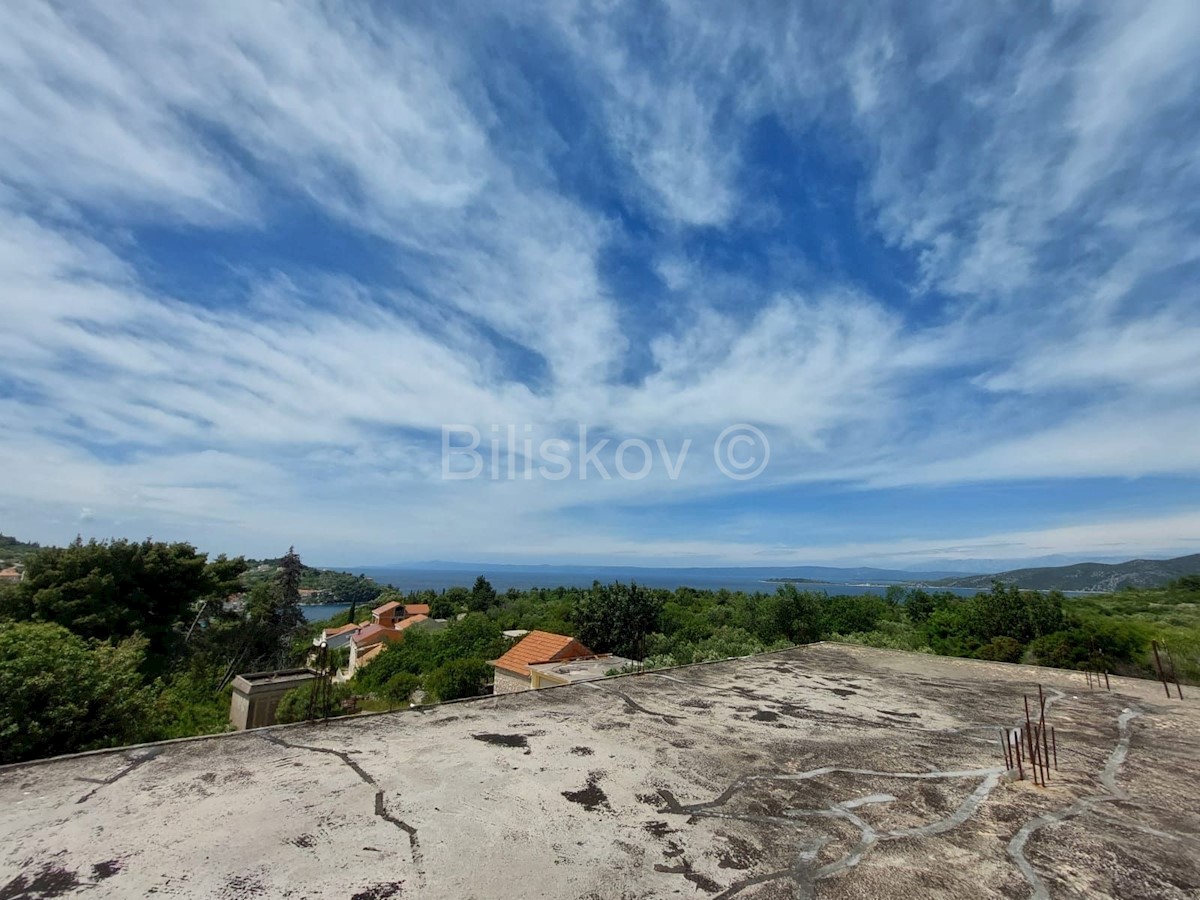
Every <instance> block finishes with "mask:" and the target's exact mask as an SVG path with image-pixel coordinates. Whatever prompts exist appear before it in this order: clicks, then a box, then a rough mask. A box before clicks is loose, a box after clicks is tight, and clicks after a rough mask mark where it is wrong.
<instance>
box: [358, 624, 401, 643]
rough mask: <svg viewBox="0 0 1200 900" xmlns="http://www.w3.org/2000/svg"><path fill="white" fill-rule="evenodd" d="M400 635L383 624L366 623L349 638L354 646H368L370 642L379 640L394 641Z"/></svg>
mask: <svg viewBox="0 0 1200 900" xmlns="http://www.w3.org/2000/svg"><path fill="white" fill-rule="evenodd" d="M398 637H400V633H399V632H398V631H396V629H394V628H385V627H384V626H383V625H368V626H367V627H366V628H364V629H363V630H362V631H360V632H359V633H358V634H356V635H355V636H354V637H352V638H350V640H352V641H354V645H355V646H356V647H369V646H371V644H378V643H379V642H380V641H394V640H395V639H396V638H398Z"/></svg>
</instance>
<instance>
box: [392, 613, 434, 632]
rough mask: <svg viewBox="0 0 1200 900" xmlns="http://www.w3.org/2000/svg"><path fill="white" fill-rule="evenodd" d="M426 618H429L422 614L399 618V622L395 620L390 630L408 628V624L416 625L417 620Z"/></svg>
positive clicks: (425, 619)
mask: <svg viewBox="0 0 1200 900" xmlns="http://www.w3.org/2000/svg"><path fill="white" fill-rule="evenodd" d="M428 620H429V616H422V615H416V616H409V617H408V618H407V619H401V620H400V621H399V622H397V623H396V624H395V626H393V628H392V630H393V631H403V630H404V629H405V628H408V627H409V626H410V625H416V624H417V623H418V622H427V621H428Z"/></svg>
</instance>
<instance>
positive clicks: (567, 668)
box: [526, 656, 633, 684]
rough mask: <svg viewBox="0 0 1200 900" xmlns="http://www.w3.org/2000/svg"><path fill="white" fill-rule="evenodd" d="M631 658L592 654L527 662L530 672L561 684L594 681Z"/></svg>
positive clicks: (628, 662) (626, 662) (629, 663)
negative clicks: (555, 660) (585, 656)
mask: <svg viewBox="0 0 1200 900" xmlns="http://www.w3.org/2000/svg"><path fill="white" fill-rule="evenodd" d="M632 663H633V660H631V659H626V658H625V657H623V656H593V657H589V658H586V659H569V660H566V661H565V662H546V663H529V664H528V665H527V666H526V668H527V669H529V671H530V672H539V673H541V674H542V675H545V676H547V677H548V678H550V679H552V680H554V681H558V682H560V683H563V684H574V683H576V682H579V681H594V680H596V679H597V678H603V677H604V673H605V672H609V671H612V670H613V669H620V668H621V667H623V666H628V665H631V664H632Z"/></svg>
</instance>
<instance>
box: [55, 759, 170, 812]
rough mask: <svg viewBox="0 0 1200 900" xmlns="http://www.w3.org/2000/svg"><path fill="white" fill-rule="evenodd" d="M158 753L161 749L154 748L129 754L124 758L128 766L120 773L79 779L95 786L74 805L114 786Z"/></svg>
mask: <svg viewBox="0 0 1200 900" xmlns="http://www.w3.org/2000/svg"><path fill="white" fill-rule="evenodd" d="M160 753H162V749H161V748H157V747H156V748H151V749H149V750H145V751H143V752H142V753H141V754H130V755H129V756H128V757H126V758H127V759H128V760H129V765H127V766H126V767H125V768H123V769H122V770H121V771H119V772H117V773H116V774H115V775H109V776H108V777H107V778H80V779H79V780H80V781H89V782H91V783H93V784H95V785H96V786H95V787H94V788H92V789H91V790H90V791H88V792H87V793H86V794H84V795H83V796H82V797H80V798H79V799H78V800H76V801H75V802H76V803H86V802H87V801H89V800H91V799H92V797H94V796H95V795H96V792H97V791H98V790H100V788H102V787H107V786H108V785H110V784H116V783H117V782H118V781H120V780H121V779H122V778H124V777H125V776H126V775H128V774H129V773H130V772H132V771H133V770H134V769H136V768H138V766H143V765H145V764H146V763H148V762H150V760H152V759H154V758H155V757H156V756H158V755H159V754H160Z"/></svg>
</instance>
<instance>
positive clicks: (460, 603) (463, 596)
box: [442, 584, 471, 612]
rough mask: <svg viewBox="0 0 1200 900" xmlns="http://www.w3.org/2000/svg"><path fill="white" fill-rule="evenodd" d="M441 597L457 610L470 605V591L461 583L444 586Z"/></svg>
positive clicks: (467, 607)
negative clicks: (444, 589)
mask: <svg viewBox="0 0 1200 900" xmlns="http://www.w3.org/2000/svg"><path fill="white" fill-rule="evenodd" d="M442 597H443V598H444V599H445V601H446V602H447V603H449V604H450V605H451V606H452V607H453V608H454V610H455V611H456V612H457V611H458V610H461V609H469V608H470V605H471V592H470V591H468V590H467V589H466V588H465V587H463V586H462V585H457V584H456V585H455V586H454V587H449V588H446V591H445V593H443V594H442Z"/></svg>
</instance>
